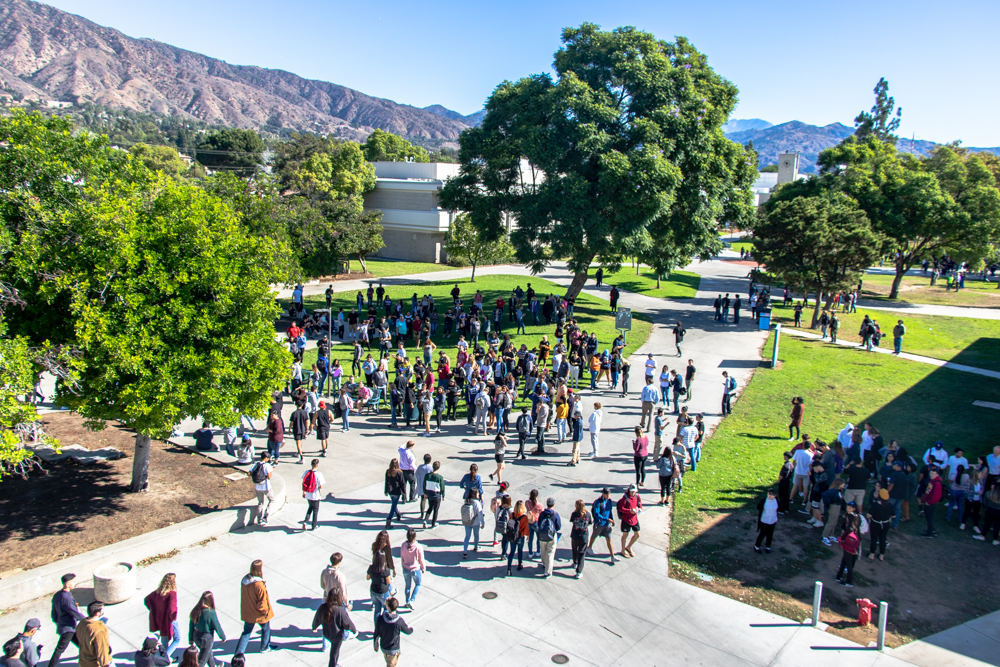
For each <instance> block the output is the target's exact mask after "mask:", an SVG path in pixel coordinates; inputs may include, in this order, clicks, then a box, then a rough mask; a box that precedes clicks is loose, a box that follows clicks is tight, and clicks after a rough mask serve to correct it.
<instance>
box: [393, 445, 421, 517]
mask: <svg viewBox="0 0 1000 667" xmlns="http://www.w3.org/2000/svg"><path fill="white" fill-rule="evenodd" d="M416 444H417V443H415V442H413V441H412V440H407V441H406V445H404V446H403V447H400V448H399V449H397V450H396V451H397V453H398V454H399V469H400V471H402V473H403V480H404V481H405V482H406V484H405V486H406V487H408V488H409V496H407V493H406V488H404V489H403V503H412V502H413V501H414V500H416V498H417V457H416V455H415V454H414V453H413V448H414V447H416Z"/></svg>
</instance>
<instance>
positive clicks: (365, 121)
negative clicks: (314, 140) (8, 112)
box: [0, 0, 468, 141]
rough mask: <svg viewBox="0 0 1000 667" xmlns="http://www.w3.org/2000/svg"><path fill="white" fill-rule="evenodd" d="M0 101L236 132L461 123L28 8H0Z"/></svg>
mask: <svg viewBox="0 0 1000 667" xmlns="http://www.w3.org/2000/svg"><path fill="white" fill-rule="evenodd" d="M0 96H5V97H7V98H8V99H11V98H13V99H14V100H38V101H40V102H42V103H43V104H45V103H48V102H55V101H61V102H71V103H73V104H76V105H81V104H84V103H87V102H93V103H96V104H101V105H106V106H110V107H119V108H121V107H124V108H126V109H131V110H133V111H151V112H156V113H160V114H165V115H174V114H176V115H180V116H187V117H190V118H195V119H198V120H202V121H205V122H207V123H209V124H219V125H229V126H234V127H252V128H261V127H264V126H270V127H276V128H281V127H286V128H294V129H296V130H300V131H312V132H319V133H323V134H326V133H334V134H336V135H337V136H341V137H344V138H352V139H363V138H364V137H366V136H367V135H368V134H369V133H370V132H371V131H372V130H373V129H375V128H381V129H383V130H387V131H389V132H394V133H396V134H400V135H403V136H405V137H409V138H411V139H415V140H423V141H453V140H455V139H457V138H458V135H459V134H461V132H462V130H464V129H466V128H467V127H468V124H467V123H465V122H463V121H461V120H457V119H454V118H450V117H447V116H442V115H440V114H436V113H431V112H429V111H425V110H423V109H419V108H417V107H413V106H408V105H404V104H397V103H395V102H393V101H391V100H386V99H380V98H377V97H371V96H369V95H365V94H364V93H361V92H358V91H356V90H352V89H350V88H346V87H344V86H338V85H336V84H333V83H328V82H326V81H313V80H309V79H303V78H302V77H300V76H297V75H295V74H292V73H291V72H285V71H282V70H273V69H265V68H262V67H250V66H242V65H230V64H229V63H226V62H224V61H222V60H217V59H215V58H209V57H208V56H204V55H201V54H199V53H193V52H191V51H185V50H183V49H179V48H177V47H174V46H170V45H169V44H163V43H162V42H157V41H154V40H151V39H134V38H132V37H128V36H127V35H124V34H122V33H121V32H119V31H117V30H114V29H112V28H105V27H103V26H99V25H97V24H95V23H92V22H91V21H88V20H87V19H84V18H81V17H79V16H75V15H73V14H69V13H66V12H63V11H60V10H58V9H55V8H53V7H49V6H48V5H43V4H39V3H37V2H31V1H30V0H0Z"/></svg>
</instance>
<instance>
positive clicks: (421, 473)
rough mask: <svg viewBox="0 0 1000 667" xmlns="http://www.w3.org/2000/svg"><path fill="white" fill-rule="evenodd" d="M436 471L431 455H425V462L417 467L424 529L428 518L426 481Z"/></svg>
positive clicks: (418, 490)
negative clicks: (425, 491)
mask: <svg viewBox="0 0 1000 667" xmlns="http://www.w3.org/2000/svg"><path fill="white" fill-rule="evenodd" d="M433 471H434V468H433V466H431V455H430V454H424V462H423V463H422V464H421V465H419V466H417V470H416V473H417V474H416V478H417V496H418V497H419V498H420V520H421V521H424V528H426V527H427V523H426V521H425V517H426V516H427V514H426V512H427V494H426V493H424V479H425V478H426V477H427V475H429V474H431V473H432V472H433Z"/></svg>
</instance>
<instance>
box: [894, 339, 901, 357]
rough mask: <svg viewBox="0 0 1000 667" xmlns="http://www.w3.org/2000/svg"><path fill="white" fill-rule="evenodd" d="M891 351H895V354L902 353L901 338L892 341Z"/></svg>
mask: <svg viewBox="0 0 1000 667" xmlns="http://www.w3.org/2000/svg"><path fill="white" fill-rule="evenodd" d="M892 349H893V350H895V351H896V354H899V353H900V352H901V351H902V349H903V338H902V337H899V338H893V339H892Z"/></svg>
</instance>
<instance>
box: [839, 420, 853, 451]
mask: <svg viewBox="0 0 1000 667" xmlns="http://www.w3.org/2000/svg"><path fill="white" fill-rule="evenodd" d="M852 433H854V424H848V425H847V426H845V427H844V429H843V430H842V431H841V432H840V433H838V434H837V441H838V442H840V444H841V445H843V447H844V449H847V448H848V447H850V446H851V434H852Z"/></svg>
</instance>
